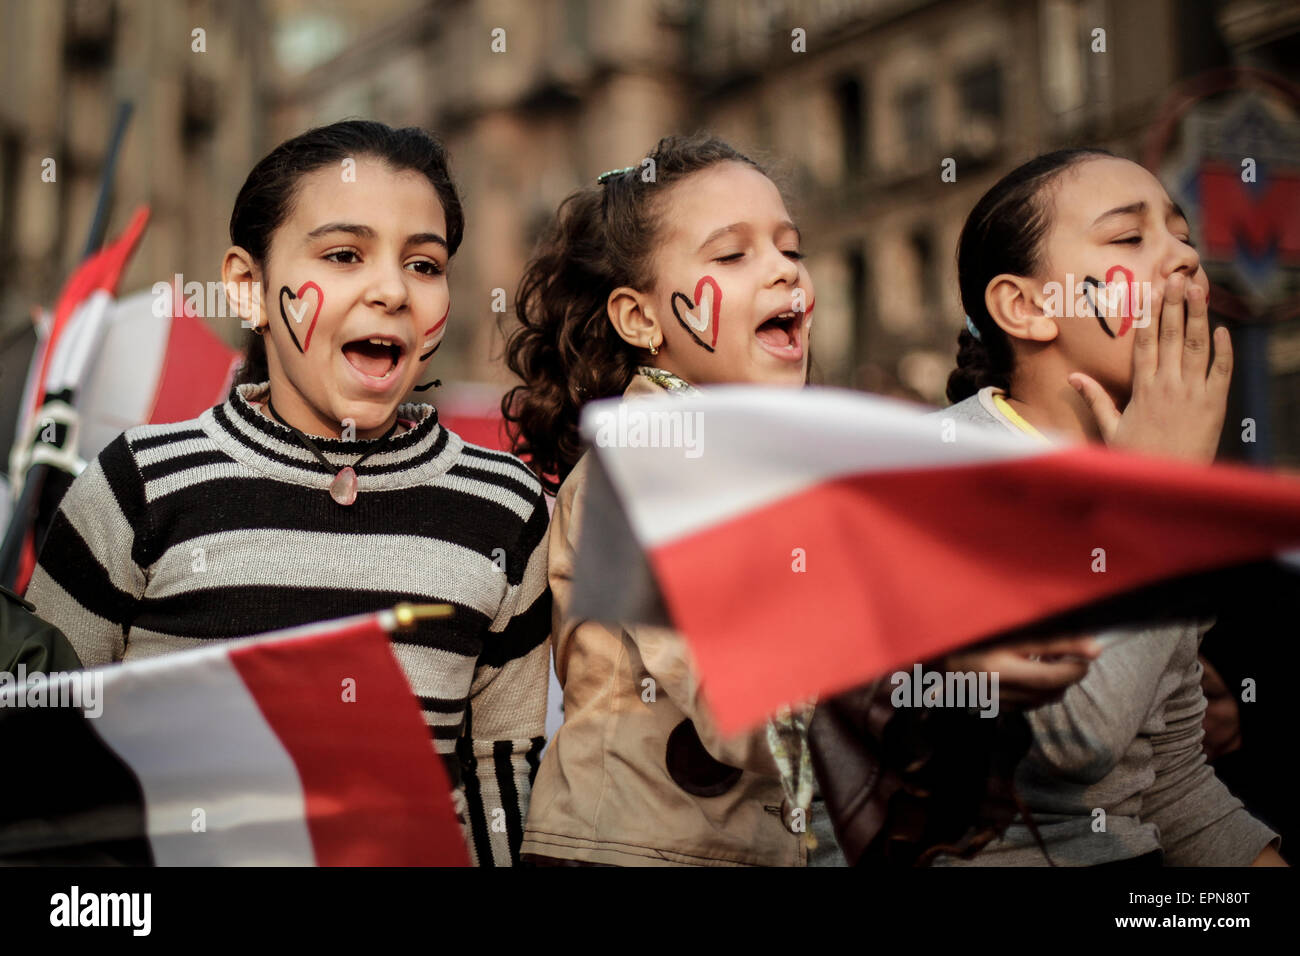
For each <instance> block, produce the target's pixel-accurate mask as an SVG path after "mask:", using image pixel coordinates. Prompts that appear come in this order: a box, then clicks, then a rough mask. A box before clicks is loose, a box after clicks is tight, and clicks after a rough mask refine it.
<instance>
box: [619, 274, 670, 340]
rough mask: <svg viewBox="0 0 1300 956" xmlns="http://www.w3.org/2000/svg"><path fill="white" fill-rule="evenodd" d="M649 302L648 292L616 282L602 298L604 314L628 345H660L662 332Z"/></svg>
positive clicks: (662, 338)
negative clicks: (643, 292)
mask: <svg viewBox="0 0 1300 956" xmlns="http://www.w3.org/2000/svg"><path fill="white" fill-rule="evenodd" d="M649 306H650V300H649V298H648V297H647V296H645V295H643V294H642V293H640V292H638V291H636V289H633V288H631V287H630V286H619V287H618V288H617V289H615V290H614V291H613V292H611V293H610V294H609V298H608V299H606V300H605V314H606V315H607V316H609V322H610V324H611V325H612V326H614V331H615V332H617V333H618V334H619V337H620V338H622V339H623V341H624V342H626V343H627V344H628V345H633V346H636V347H637V348H639V349H648V348H650V347H651V346H652V345H653V346H654V347H655V348H658V347H659V346H661V345H663V341H664V333H663V329H661V328H660V327H659V321H658V320H657V319H656V318H655V317H654V315H653V314H652V312H651V311H650V310H649Z"/></svg>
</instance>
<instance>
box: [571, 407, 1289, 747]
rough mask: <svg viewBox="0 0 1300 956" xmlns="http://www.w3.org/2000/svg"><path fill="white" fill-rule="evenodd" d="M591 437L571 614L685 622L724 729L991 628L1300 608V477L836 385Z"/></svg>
mask: <svg viewBox="0 0 1300 956" xmlns="http://www.w3.org/2000/svg"><path fill="white" fill-rule="evenodd" d="M583 434H584V437H585V439H586V440H587V441H588V442H589V443H590V444H591V446H592V454H593V459H594V460H593V461H592V462H591V464H592V466H593V467H592V469H591V473H590V475H589V478H588V490H587V502H586V506H585V508H586V510H585V516H584V520H583V527H582V531H581V535H580V539H579V542H580V543H579V555H578V561H577V567H576V569H575V575H574V577H575V595H574V608H573V611H574V614H575V616H578V617H583V618H591V619H597V620H610V621H627V622H641V623H648V624H665V625H671V626H674V627H676V628H678V629H679V630H680V631H682V632H683V633H684V634H685V636H686V638H687V640H688V642H689V643H690V645H691V647H692V651H693V653H694V655H695V657H696V661H697V665H698V667H699V670H700V675H701V680H702V686H703V687H704V688H706V693H707V696H708V699H709V701H710V703H711V706H712V708H713V710H714V711H715V714H716V718H717V720H718V723H719V726H720V727H721V728H722V729H723V730H724V731H726V732H733V731H739V730H741V729H743V728H745V727H746V726H749V725H751V724H753V723H755V722H756V721H758V720H759V719H761V718H762V717H763V716H764V715H766V714H768V713H770V712H771V711H772V710H773V709H775V708H776V707H777V706H779V705H781V704H784V703H789V702H794V701H801V700H804V699H807V698H809V697H812V696H825V695H830V694H833V693H835V692H837V691H840V690H844V689H847V688H850V687H854V686H857V685H860V684H862V683H865V682H867V681H869V680H873V679H875V678H877V677H880V676H882V675H884V674H887V673H890V672H892V671H894V670H896V669H898V668H901V667H910V666H911V665H912V664H913V663H915V662H918V661H925V660H929V659H931V658H933V657H935V656H936V655H940V654H944V653H946V652H949V651H952V650H954V649H956V648H958V647H961V646H963V645H967V644H972V643H976V642H980V641H984V640H990V639H993V638H995V637H1028V636H1044V635H1057V634H1071V633H1075V634H1098V633H1100V632H1101V631H1103V630H1105V629H1109V628H1118V627H1123V626H1126V625H1133V624H1137V623H1155V622H1158V621H1161V620H1171V619H1178V618H1183V619H1187V618H1190V617H1200V616H1202V615H1206V614H1212V613H1214V612H1215V609H1216V607H1217V606H1218V605H1217V603H1216V602H1218V601H1220V600H1222V599H1224V598H1225V597H1227V596H1231V595H1232V593H1233V592H1234V590H1236V589H1238V588H1240V587H1242V586H1244V585H1247V584H1249V585H1251V586H1252V587H1255V588H1256V590H1255V591H1254V593H1255V595H1256V599H1257V600H1278V601H1288V602H1289V606H1290V607H1291V608H1293V609H1294V608H1295V604H1296V596H1297V595H1300V574H1297V573H1295V572H1297V571H1300V481H1297V480H1295V479H1294V478H1288V477H1282V476H1279V475H1276V474H1269V473H1264V472H1259V471H1253V470H1248V469H1246V468H1242V467H1230V466H1213V467H1210V466H1194V465H1188V464H1183V463H1179V462H1174V461H1168V460H1163V459H1158V458H1151V457H1143V456H1138V455H1130V454H1121V453H1118V452H1113V451H1108V450H1106V449H1104V448H1099V447H1094V446H1086V445H1080V446H1067V447H1058V446H1048V445H1044V444H1040V443H1037V442H1030V441H1027V440H1026V439H1025V437H1024V436H1019V435H1016V434H1014V433H1012V432H1010V431H1007V430H1003V429H987V428H982V427H980V426H978V425H974V424H967V423H957V422H955V421H953V420H952V419H950V418H947V417H946V416H944V414H943V413H942V412H940V413H937V414H936V413H931V412H930V410H928V409H920V408H919V407H917V406H914V405H910V404H906V403H902V402H898V401H895V400H891V399H884V398H880V397H875V396H868V395H863V394H859V393H853V392H847V391H839V390H833V389H804V390H801V391H799V392H791V391H789V390H776V389H762V388H746V387H725V388H715V389H710V390H709V393H708V394H707V395H704V396H699V397H692V398H681V397H676V396H667V397H664V398H656V399H650V400H647V401H644V402H636V403H620V402H598V403H593V405H591V406H590V407H589V408H588V409H587V410H586V412H585V414H584V418H583ZM1261 581H1267V582H1269V584H1270V593H1269V594H1268V595H1261V594H1260V592H1259V590H1258V587H1257V586H1258V584H1259V582H1261ZM1278 607H1279V609H1280V608H1281V607H1283V605H1282V604H1279V605H1278ZM1294 622H1295V617H1294V616H1292V617H1291V618H1290V621H1289V622H1288V623H1287V625H1286V627H1287V631H1294V628H1295V623H1294ZM1283 635H1284V632H1279V634H1278V635H1276V636H1277V637H1282V636H1283ZM1265 637H1267V635H1261V639H1263V638H1265Z"/></svg>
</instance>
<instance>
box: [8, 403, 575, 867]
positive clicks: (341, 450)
mask: <svg viewBox="0 0 1300 956" xmlns="http://www.w3.org/2000/svg"><path fill="white" fill-rule="evenodd" d="M266 390H267V386H266V385H265V384H262V385H242V386H239V387H237V388H235V389H233V390H232V391H231V394H230V396H229V398H228V399H227V400H226V402H225V403H224V404H222V405H218V406H216V407H214V408H210V409H208V410H207V411H206V412H204V413H203V414H202V415H200V416H199V417H198V418H196V419H193V420H191V421H187V422H180V423H177V424H173V425H145V426H141V427H138V428H132V429H131V430H129V431H127V432H126V433H124V434H123V435H121V436H119V437H118V438H117V439H116V440H115V441H114V442H113V443H112V444H110V445H109V446H108V447H107V448H105V449H104V451H103V452H102V453H100V455H99V457H98V458H96V459H95V461H93V462H92V463H91V464H90V465H89V466H88V467H87V468H86V470H85V471H84V472H83V473H82V474H81V475H80V476H79V477H78V478H77V480H76V481H74V482H73V484H72V487H71V488H70V489H69V490H68V493H67V495H66V496H65V498H64V500H63V502H62V504H61V505H60V507H59V511H58V514H57V515H56V516H55V518H54V519H53V521H52V523H51V525H50V530H49V533H48V535H47V537H46V539H45V542H44V545H43V546H42V550H41V554H40V560H39V564H38V566H37V568H36V570H35V573H34V575H33V577H32V580H31V584H30V586H29V587H28V590H27V598H28V599H29V600H30V601H32V602H33V603H34V604H35V605H36V607H37V612H38V613H39V614H40V615H41V616H42V617H43V618H45V619H46V620H48V621H50V622H51V623H53V624H55V625H57V626H58V627H59V628H60V629H61V630H62V631H63V633H64V634H66V635H67V636H68V639H69V640H70V641H71V642H72V644H73V646H74V647H75V648H76V650H77V653H78V654H79V655H80V656H81V659H82V662H83V663H85V664H86V665H87V666H92V665H97V664H103V663H107V662H109V661H117V660H134V659H139V658H144V657H151V656H154V655H158V654H166V653H169V652H172V651H177V650H183V649H185V648H190V647H199V646H203V645H205V644H207V643H209V642H211V641H214V640H227V639H231V638H236V637H244V636H248V635H252V634H261V633H264V632H267V631H273V630H278V629H280V628H285V627H292V626H296V625H300V624H306V623H310V622H313V621H321V620H328V619H332V618H337V617H343V616H346V615H349V614H358V613H363V612H367V611H375V610H379V609H381V608H386V607H391V606H392V605H394V604H396V603H398V602H400V601H417V602H446V603H450V604H452V605H454V607H455V615H454V616H453V617H452V619H450V620H449V621H448V620H443V621H430V622H424V623H422V624H421V625H420V627H419V628H417V629H416V630H415V631H413V632H410V633H403V634H401V635H399V637H398V638H397V639H396V640H395V643H394V647H393V649H394V653H395V654H396V656H397V659H398V660H399V661H400V662H401V664H402V667H403V668H404V670H405V672H406V675H407V678H408V679H409V681H410V683H411V687H412V689H413V690H414V691H415V694H416V695H417V697H418V698H419V701H420V704H421V707H422V709H423V712H424V716H425V720H426V722H427V723H428V725H429V732H430V735H431V736H432V738H433V742H434V746H435V748H436V749H437V751H438V753H440V754H442V755H443V758H444V760H445V761H446V762H447V764H448V767H449V769H450V770H451V772H452V775H453V779H456V778H459V783H460V785H461V789H463V804H462V802H461V799H460V798H461V794H460V793H459V792H458V793H457V794H456V797H457V804H458V808H462V809H463V810H464V816H465V819H466V821H467V826H468V830H469V834H470V840H469V842H470V844H471V853H472V854H473V856H474V858H475V860H476V862H478V863H480V864H484V865H491V864H506V863H509V862H511V861H513V860H515V859H517V858H518V854H519V844H520V842H521V840H522V838H523V821H524V818H525V814H526V812H527V801H528V794H529V791H530V788H531V784H532V778H533V776H534V774H535V773H536V769H537V762H538V757H539V754H540V751H541V748H542V744H543V742H544V736H543V735H544V732H545V720H546V691H547V678H548V655H549V642H548V640H547V638H548V635H549V633H550V591H549V590H548V588H547V583H546V529H547V510H546V503H545V499H544V497H543V495H542V490H541V486H540V485H539V483H538V482H537V480H536V479H535V478H534V477H533V475H532V474H531V473H530V472H529V470H528V469H527V467H526V466H525V465H524V464H523V463H522V462H520V461H519V460H518V459H517V458H514V457H513V456H511V455H507V454H504V453H501V452H497V451H491V450H488V449H485V448H480V447H478V446H475V445H471V444H468V443H466V442H464V441H462V440H461V438H460V437H459V436H457V435H455V434H454V433H452V432H450V431H448V430H447V429H446V428H443V427H442V426H440V425H439V424H438V416H437V412H436V411H435V410H434V409H433V408H432V407H431V406H428V405H404V406H402V407H401V408H400V409H399V417H401V418H405V419H408V420H410V421H412V422H413V423H414V427H412V428H411V429H410V430H409V431H407V432H404V433H403V434H400V435H398V436H396V437H393V438H390V439H388V441H387V442H386V444H385V446H384V451H382V452H377V453H375V454H374V455H372V456H371V457H369V458H367V459H366V460H365V462H364V463H363V464H362V465H361V466H360V468H359V469H358V470H357V473H358V495H357V500H356V502H355V503H354V504H352V505H351V506H348V507H344V506H341V505H339V504H336V503H335V502H334V500H333V499H331V498H330V495H329V492H328V488H329V484H330V481H331V480H332V479H333V477H334V472H335V470H336V468H337V467H342V466H343V465H345V464H351V463H352V462H354V461H356V459H357V458H358V457H359V456H360V455H361V454H362V453H363V452H365V451H367V450H368V449H369V448H370V447H372V444H373V443H372V442H366V441H352V442H348V441H343V440H341V439H335V440H329V439H319V440H318V441H317V443H318V446H319V447H320V448H321V450H322V451H323V452H324V453H325V455H326V457H327V458H328V459H329V460H330V461H331V462H333V463H336V468H335V469H326V468H325V466H324V465H322V464H321V463H320V462H318V461H317V460H316V459H315V457H314V456H313V455H312V454H311V453H310V452H308V451H307V450H306V449H304V448H303V447H302V446H301V445H300V444H299V443H298V442H297V441H296V440H295V439H294V437H293V436H292V435H291V434H290V432H289V430H288V429H286V428H285V427H284V426H282V425H280V424H278V423H276V422H275V421H272V420H270V419H268V418H267V417H266V416H264V415H263V414H261V412H260V411H258V409H257V408H256V407H254V404H250V403H258V402H259V401H260V400H261V399H262V398H263V397H264V396H265V394H266Z"/></svg>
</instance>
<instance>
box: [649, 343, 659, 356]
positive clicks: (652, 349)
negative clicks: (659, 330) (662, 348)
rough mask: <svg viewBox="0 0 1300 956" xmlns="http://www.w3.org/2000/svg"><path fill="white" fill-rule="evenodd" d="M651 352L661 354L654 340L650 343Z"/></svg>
mask: <svg viewBox="0 0 1300 956" xmlns="http://www.w3.org/2000/svg"><path fill="white" fill-rule="evenodd" d="M650 354H651V355H658V354H659V349H658V348H656V347H655V344H654V343H653V342H651V343H650Z"/></svg>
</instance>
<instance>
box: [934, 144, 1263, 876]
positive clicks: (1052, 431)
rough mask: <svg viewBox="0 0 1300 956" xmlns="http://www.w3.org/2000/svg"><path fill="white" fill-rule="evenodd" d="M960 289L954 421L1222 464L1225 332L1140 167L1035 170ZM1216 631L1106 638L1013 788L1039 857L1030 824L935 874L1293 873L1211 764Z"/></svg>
mask: <svg viewBox="0 0 1300 956" xmlns="http://www.w3.org/2000/svg"><path fill="white" fill-rule="evenodd" d="M958 274H959V282H960V286H961V297H962V304H963V306H964V307H965V309H966V311H967V314H968V317H967V319H966V329H965V330H964V331H962V332H961V334H960V337H959V346H960V351H959V354H958V357H957V364H958V368H957V369H956V370H955V371H954V372H953V373H952V376H951V378H950V379H949V382H948V397H949V399H950V400H952V401H953V402H954V403H955V404H954V405H953V406H951V407H950V408H948V409H946V410H945V411H944V412H942V413H941V414H942V415H944V416H946V417H949V418H951V419H953V421H954V423H955V425H956V428H957V429H958V430H960V429H961V428H962V427H991V428H1007V429H1010V430H1011V431H1013V432H1016V433H1017V434H1020V435H1022V436H1023V437H1024V439H1025V440H1026V441H1039V442H1050V441H1071V440H1074V441H1102V442H1105V443H1106V444H1107V445H1110V446H1113V447H1119V448H1127V449H1129V450H1136V451H1141V452H1144V453H1149V454H1161V455H1167V456H1170V457H1176V458H1181V459H1184V460H1192V461H1201V462H1207V463H1208V462H1210V461H1212V460H1213V458H1214V453H1215V450H1216V448H1217V445H1218V440H1219V433H1220V431H1221V429H1222V427H1223V420H1224V413H1225V408H1226V402H1227V393H1228V381H1229V378H1230V375H1231V370H1232V346H1231V342H1230V341H1229V338H1228V335H1227V331H1226V330H1225V329H1222V328H1220V329H1216V330H1215V331H1214V333H1213V334H1211V330H1210V324H1209V316H1208V308H1207V295H1208V288H1209V283H1208V280H1207V278H1206V275H1205V272H1204V270H1203V269H1201V267H1200V261H1199V259H1198V257H1197V253H1196V250H1195V249H1194V248H1193V246H1192V245H1191V242H1190V237H1189V227H1188V223H1187V220H1186V218H1185V217H1184V216H1183V214H1182V212H1181V210H1179V209H1178V207H1177V206H1176V205H1175V204H1174V203H1173V202H1172V201H1171V200H1170V199H1169V197H1168V195H1167V194H1166V192H1165V190H1164V188H1163V187H1162V186H1161V184H1160V182H1159V181H1158V180H1157V179H1156V178H1155V177H1154V176H1152V175H1151V174H1150V173H1149V172H1147V171H1146V170H1145V169H1143V168H1142V167H1140V166H1138V165H1137V164H1135V163H1132V162H1129V161H1127V160H1123V159H1120V158H1118V157H1115V156H1113V155H1111V154H1109V153H1106V152H1104V151H1101V150H1062V151H1059V152H1055V153H1049V154H1046V155H1044V156H1040V157H1038V158H1036V159H1034V160H1031V161H1029V162H1028V163H1025V164H1024V165H1022V166H1020V167H1019V168H1017V169H1016V170H1014V171H1012V172H1011V173H1009V174H1008V175H1007V176H1006V177H1004V178H1003V179H1002V180H1001V181H1000V182H999V183H997V184H996V185H995V186H994V187H993V188H992V189H991V190H989V192H988V193H986V194H985V195H984V197H983V198H982V199H981V200H980V201H979V203H978V204H977V205H976V207H975V209H974V210H973V211H972V212H971V214H970V216H969V217H968V218H967V221H966V225H965V228H964V229H963V231H962V236H961V240H960V243H959V246H958ZM1102 277H1104V278H1102ZM1211 344H1212V345H1213V359H1212V360H1211V354H1212V353H1211ZM1120 409H1123V411H1122V412H1121V411H1120ZM1210 623H1211V622H1209V621H1187V622H1183V623H1179V624H1175V625H1166V626H1160V627H1154V628H1148V629H1130V630H1126V631H1119V632H1116V633H1112V634H1105V635H1098V639H1099V641H1100V642H1101V643H1102V644H1103V645H1107V646H1108V649H1107V650H1106V651H1104V652H1103V653H1102V655H1101V656H1100V657H1099V658H1098V659H1097V660H1096V661H1094V662H1093V663H1092V665H1091V667H1090V669H1089V672H1088V674H1087V676H1086V677H1085V678H1084V679H1083V680H1082V681H1081V682H1079V683H1078V684H1076V685H1074V686H1073V687H1071V688H1070V689H1069V690H1068V691H1067V692H1066V694H1065V696H1064V697H1063V698H1062V699H1061V700H1060V701H1059V702H1058V703H1054V704H1049V705H1046V706H1043V707H1039V708H1036V709H1033V710H1031V711H1029V712H1028V714H1027V717H1028V720H1029V724H1030V727H1031V728H1032V730H1033V734H1034V742H1033V745H1032V747H1031V749H1030V752H1029V754H1028V756H1026V758H1025V759H1024V760H1023V761H1022V762H1021V764H1020V765H1019V767H1018V769H1017V773H1016V786H1017V790H1018V792H1019V795H1020V797H1021V799H1022V800H1023V803H1024V806H1025V807H1026V809H1027V810H1028V811H1029V814H1030V815H1031V817H1032V823H1033V824H1034V825H1035V827H1036V829H1037V831H1038V834H1039V836H1041V838H1042V845H1041V846H1040V844H1039V841H1038V839H1036V838H1035V836H1034V834H1033V832H1032V831H1031V829H1030V826H1029V824H1028V823H1027V822H1026V821H1025V820H1023V819H1017V820H1016V821H1015V823H1013V824H1012V826H1011V827H1010V829H1008V831H1007V832H1006V833H1005V835H1004V836H1003V837H1002V838H1001V839H999V840H998V841H995V842H994V843H992V844H990V845H989V846H988V847H987V848H986V849H985V850H984V851H983V852H981V853H980V854H979V855H978V856H976V857H975V858H974V859H973V860H970V861H962V860H957V859H954V858H951V857H944V858H941V859H940V860H939V861H938V862H940V863H944V864H949V865H1021V866H1023V865H1043V864H1046V863H1048V862H1049V859H1050V861H1051V862H1053V863H1057V864H1066V865H1096V864H1119V863H1137V864H1159V863H1161V862H1163V863H1165V864H1170V865H1229V866H1241V865H1247V864H1254V865H1285V864H1284V863H1283V861H1282V858H1281V856H1280V855H1279V854H1278V851H1277V843H1278V837H1277V835H1276V834H1275V833H1273V832H1272V831H1271V830H1270V829H1269V828H1268V827H1266V826H1265V825H1264V824H1262V823H1260V822H1259V821H1258V820H1256V819H1255V818H1254V817H1252V816H1251V815H1250V814H1249V813H1248V812H1247V811H1246V810H1245V809H1244V808H1243V806H1242V804H1241V801H1239V800H1237V799H1236V798H1235V797H1233V796H1232V794H1231V793H1229V792H1228V790H1227V788H1226V787H1224V785H1223V784H1222V783H1221V782H1220V781H1219V780H1218V778H1217V777H1216V776H1215V774H1214V770H1213V769H1212V768H1211V767H1210V766H1209V765H1208V764H1207V763H1206V760H1205V757H1204V755H1203V753H1202V752H1201V737H1202V730H1201V720H1202V716H1203V714H1204V712H1205V697H1204V695H1203V694H1202V692H1201V665H1200V663H1199V661H1198V658H1197V651H1198V648H1199V645H1200V641H1201V638H1202V636H1203V635H1204V633H1205V631H1206V630H1207V629H1208V627H1209V625H1210ZM1044 850H1046V854H1047V855H1046V856H1045V855H1044Z"/></svg>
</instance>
